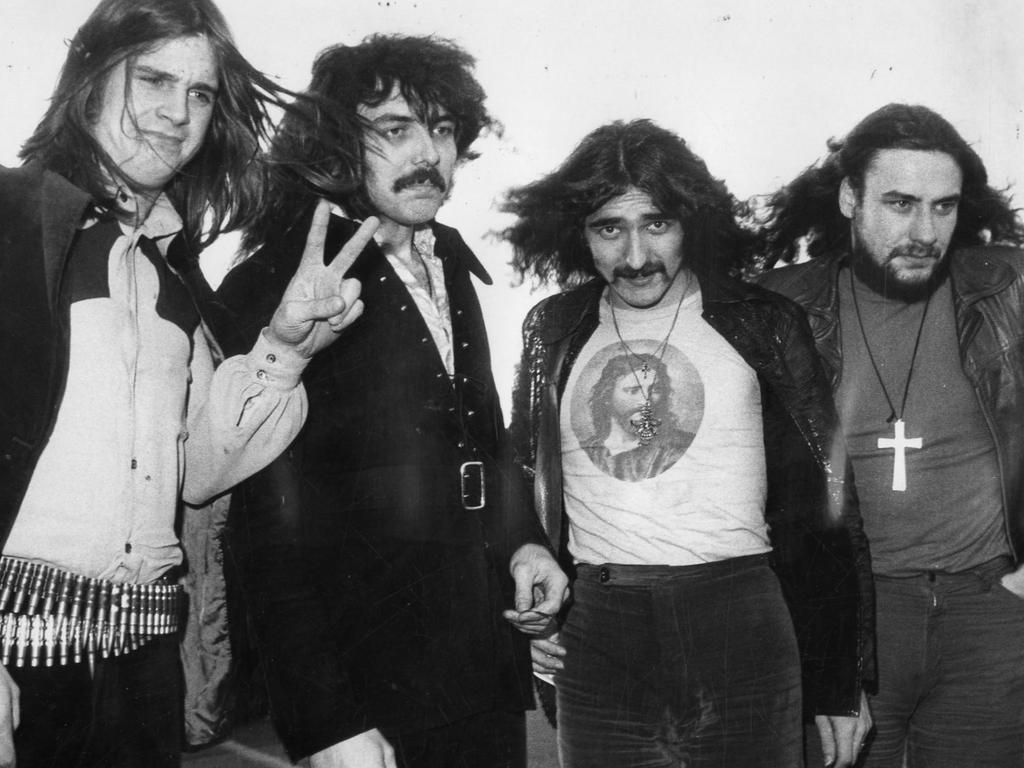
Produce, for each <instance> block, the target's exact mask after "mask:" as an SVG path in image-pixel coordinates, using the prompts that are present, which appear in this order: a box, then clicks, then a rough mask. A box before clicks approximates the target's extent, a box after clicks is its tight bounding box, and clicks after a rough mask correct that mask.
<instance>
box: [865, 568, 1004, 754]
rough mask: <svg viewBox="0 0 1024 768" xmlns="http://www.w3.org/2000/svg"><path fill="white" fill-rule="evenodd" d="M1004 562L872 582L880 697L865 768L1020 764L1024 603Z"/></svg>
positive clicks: (875, 705)
mask: <svg viewBox="0 0 1024 768" xmlns="http://www.w3.org/2000/svg"><path fill="white" fill-rule="evenodd" d="M1010 568H1011V565H1010V563H1009V560H1004V561H1002V562H999V561H994V562H992V563H989V564H987V565H985V566H982V567H980V568H977V569H975V570H973V571H968V572H964V573H956V574H947V573H941V572H940V573H926V574H922V575H920V576H916V577H913V578H907V579H891V578H884V577H878V576H876V577H875V591H876V595H877V597H876V600H875V604H876V606H877V617H878V679H879V692H878V695H877V696H874V697H872V698H871V713H872V716H873V717H874V720H875V733H874V734H873V736H872V737H871V738H870V739H869V741H868V744H867V752H866V756H865V760H864V761H863V765H864V766H867V767H868V768H901V766H902V765H903V764H904V763H903V759H904V751H906V761H907V762H906V765H907V767H908V768H965V766H970V767H971V768H1021V766H1024V599H1022V598H1020V597H1017V596H1016V595H1014V594H1012V593H1010V592H1009V591H1007V590H1006V589H1005V588H1004V587H1002V586H1001V585H1000V584H999V577H1000V576H1001V575H1002V574H1004V573H1006V572H1007V571H1009V570H1010Z"/></svg>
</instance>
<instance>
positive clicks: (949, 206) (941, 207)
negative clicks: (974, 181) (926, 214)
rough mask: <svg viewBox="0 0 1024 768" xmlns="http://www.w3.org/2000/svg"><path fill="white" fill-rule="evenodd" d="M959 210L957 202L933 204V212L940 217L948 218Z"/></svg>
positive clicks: (944, 201) (947, 201) (946, 201)
mask: <svg viewBox="0 0 1024 768" xmlns="http://www.w3.org/2000/svg"><path fill="white" fill-rule="evenodd" d="M959 208H960V201H959V200H942V201H940V202H938V203H936V204H935V212H936V213H937V214H939V215H940V216H949V215H950V214H951V213H956V212H957V210H958V209H959Z"/></svg>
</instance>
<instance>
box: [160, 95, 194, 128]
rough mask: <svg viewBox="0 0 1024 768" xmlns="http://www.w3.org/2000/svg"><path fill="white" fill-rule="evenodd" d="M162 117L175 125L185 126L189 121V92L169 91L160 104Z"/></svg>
mask: <svg viewBox="0 0 1024 768" xmlns="http://www.w3.org/2000/svg"><path fill="white" fill-rule="evenodd" d="M160 116H161V117H163V118H165V119H166V120H169V121H170V122H171V123H173V124H174V125H185V124H187V123H188V121H189V112H188V90H187V89H184V88H181V89H178V88H175V89H171V90H169V91H168V93H167V94H166V95H165V96H164V98H163V100H162V101H161V102H160Z"/></svg>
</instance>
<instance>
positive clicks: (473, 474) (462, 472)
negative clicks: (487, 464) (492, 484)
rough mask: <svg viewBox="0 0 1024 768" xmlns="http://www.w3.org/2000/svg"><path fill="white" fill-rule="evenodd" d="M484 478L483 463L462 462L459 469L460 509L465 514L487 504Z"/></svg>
mask: <svg viewBox="0 0 1024 768" xmlns="http://www.w3.org/2000/svg"><path fill="white" fill-rule="evenodd" d="M484 478H485V475H484V463H483V462H482V461H464V462H463V463H462V466H461V467H459V490H460V491H461V493H462V508H463V509H464V510H466V511H467V512H475V511H477V510H480V509H483V508H484V505H486V504H487V482H486V480H485V479H484ZM474 502H476V503H474Z"/></svg>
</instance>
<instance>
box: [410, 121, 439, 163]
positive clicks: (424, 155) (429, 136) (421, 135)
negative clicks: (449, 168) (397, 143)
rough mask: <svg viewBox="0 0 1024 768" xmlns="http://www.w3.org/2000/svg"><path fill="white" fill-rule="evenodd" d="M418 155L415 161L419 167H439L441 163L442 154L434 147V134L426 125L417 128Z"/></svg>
mask: <svg viewBox="0 0 1024 768" xmlns="http://www.w3.org/2000/svg"><path fill="white" fill-rule="evenodd" d="M417 128H418V131H417V138H418V141H417V143H416V154H415V157H414V158H413V161H414V162H415V163H416V164H418V165H437V164H438V163H439V162H441V154H440V153H439V152H438V151H437V147H436V146H435V145H434V134H433V133H431V131H430V129H429V128H428V127H427V126H425V125H419V126H417Z"/></svg>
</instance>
